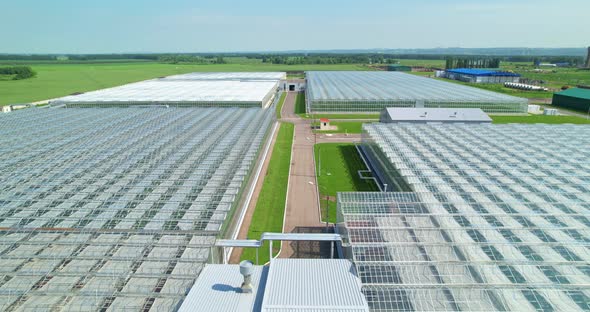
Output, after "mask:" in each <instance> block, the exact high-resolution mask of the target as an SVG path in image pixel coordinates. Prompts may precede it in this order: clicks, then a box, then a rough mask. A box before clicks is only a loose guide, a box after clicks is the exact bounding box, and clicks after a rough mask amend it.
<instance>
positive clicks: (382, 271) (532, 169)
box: [337, 124, 590, 311]
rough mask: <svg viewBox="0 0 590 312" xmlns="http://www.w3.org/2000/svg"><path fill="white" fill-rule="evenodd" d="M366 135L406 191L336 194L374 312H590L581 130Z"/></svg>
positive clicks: (376, 130) (370, 130) (589, 211)
mask: <svg viewBox="0 0 590 312" xmlns="http://www.w3.org/2000/svg"><path fill="white" fill-rule="evenodd" d="M364 131H365V132H366V133H365V138H364V140H365V142H367V141H368V140H371V142H372V144H374V147H375V148H379V149H380V150H381V151H382V154H381V155H379V156H376V157H375V158H376V159H379V160H381V161H383V162H389V163H390V164H391V167H392V168H394V169H395V170H396V171H397V173H395V174H396V175H397V176H396V177H395V178H396V179H400V180H401V179H403V180H404V181H405V187H406V191H405V192H404V191H401V192H400V191H397V192H389V193H388V192H381V193H340V194H339V195H338V223H337V228H338V232H339V233H341V234H343V236H344V237H345V239H344V240H345V242H346V243H350V247H349V248H345V254H346V256H347V257H348V258H350V259H352V260H353V261H354V262H355V264H356V267H357V270H358V273H359V277H360V278H361V280H362V284H363V288H362V289H363V293H364V294H365V296H366V298H367V300H368V302H369V305H370V307H371V310H372V311H587V310H589V309H590V271H589V270H588V263H589V262H590V163H589V162H588V159H589V158H590V150H588V149H587V148H586V147H587V146H589V144H590V127H588V126H576V125H517V124H512V125H456V124H455V125H442V124H439V125H416V124H412V125H399V124H397V125H393V124H387V125H385V124H366V125H364ZM533 155H534V156H533ZM373 165H374V167H379V166H380V165H379V164H373ZM383 174H384V175H390V174H392V173H391V172H386V171H385V172H383ZM408 191H409V192H408Z"/></svg>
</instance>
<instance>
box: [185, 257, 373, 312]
mask: <svg viewBox="0 0 590 312" xmlns="http://www.w3.org/2000/svg"><path fill="white" fill-rule="evenodd" d="M252 268H253V274H252V288H253V289H252V293H248V294H246V293H242V292H241V289H240V286H241V284H242V281H243V277H242V275H241V274H240V268H239V266H238V265H222V264H208V265H207V266H205V268H204V269H203V271H202V272H201V274H200V275H199V278H198V279H197V281H196V282H195V284H194V285H193V287H192V288H191V290H190V292H189V294H188V295H187V297H186V299H185V300H184V302H183V303H182V306H181V307H180V309H179V311H180V312H183V311H216V312H225V311H232V312H278V311H291V312H293V311H322V312H336V311H348V312H366V311H369V305H368V303H367V301H366V299H365V297H364V296H363V294H362V292H361V281H360V279H359V278H358V276H357V272H356V270H355V268H354V265H353V263H352V262H351V261H349V260H346V259H272V261H271V262H270V265H268V266H259V265H257V266H253V267H252Z"/></svg>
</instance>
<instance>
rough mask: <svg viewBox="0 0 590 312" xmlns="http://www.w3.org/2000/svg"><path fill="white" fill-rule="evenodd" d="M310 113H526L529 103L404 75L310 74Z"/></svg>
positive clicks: (447, 83)
mask: <svg viewBox="0 0 590 312" xmlns="http://www.w3.org/2000/svg"><path fill="white" fill-rule="evenodd" d="M306 77H307V89H306V109H307V111H308V112H310V113H311V112H380V111H381V110H382V109H383V108H386V107H420V108H422V107H433V108H436V107H438V108H481V109H482V110H483V111H485V112H486V113H526V112H527V105H528V100H527V99H524V98H518V97H513V96H509V95H505V94H501V93H496V92H491V91H487V90H483V89H479V88H473V87H469V86H465V85H461V84H457V83H451V82H446V81H441V80H438V79H432V78H425V77H420V76H416V75H411V74H406V73H402V72H379V71H374V72H370V71H365V72H363V71H358V72H354V71H337V72H314V71H312V72H307V73H306Z"/></svg>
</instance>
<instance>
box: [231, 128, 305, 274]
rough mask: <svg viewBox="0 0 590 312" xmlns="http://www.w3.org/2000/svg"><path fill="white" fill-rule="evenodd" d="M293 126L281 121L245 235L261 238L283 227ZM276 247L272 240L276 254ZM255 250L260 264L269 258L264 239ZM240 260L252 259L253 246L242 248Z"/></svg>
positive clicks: (253, 257)
mask: <svg viewBox="0 0 590 312" xmlns="http://www.w3.org/2000/svg"><path fill="white" fill-rule="evenodd" d="M294 129H295V126H294V125H293V124H291V123H281V126H280V129H279V133H278V135H277V139H276V142H275V145H274V148H273V151H272V155H271V159H270V163H269V164H268V170H267V172H266V176H265V177H264V183H263V184H262V190H261V191H260V196H259V197H258V202H257V203H256V209H255V210H254V215H253V216H252V221H251V222H250V228H249V229H248V239H260V235H262V233H264V232H275V233H280V232H282V231H283V222H284V220H283V217H284V215H285V201H286V199H287V187H288V183H289V169H290V167H291V166H290V165H291V146H292V144H293V132H294ZM279 248H280V244H274V245H273V252H274V253H275V254H276V253H277V252H278V251H279ZM258 252H259V254H258V256H259V258H258V260H259V263H260V264H264V263H266V262H268V261H269V260H270V258H269V254H268V242H265V243H264V245H263V246H261V247H260V248H259V250H258ZM242 260H250V261H252V262H255V261H256V250H255V249H254V248H246V249H244V251H243V253H242Z"/></svg>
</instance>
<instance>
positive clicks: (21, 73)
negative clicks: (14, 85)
mask: <svg viewBox="0 0 590 312" xmlns="http://www.w3.org/2000/svg"><path fill="white" fill-rule="evenodd" d="M36 74H37V73H35V71H34V70H33V69H32V68H31V67H30V66H9V67H0V75H7V76H13V75H14V77H12V80H21V79H27V78H32V77H35V75H36Z"/></svg>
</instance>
